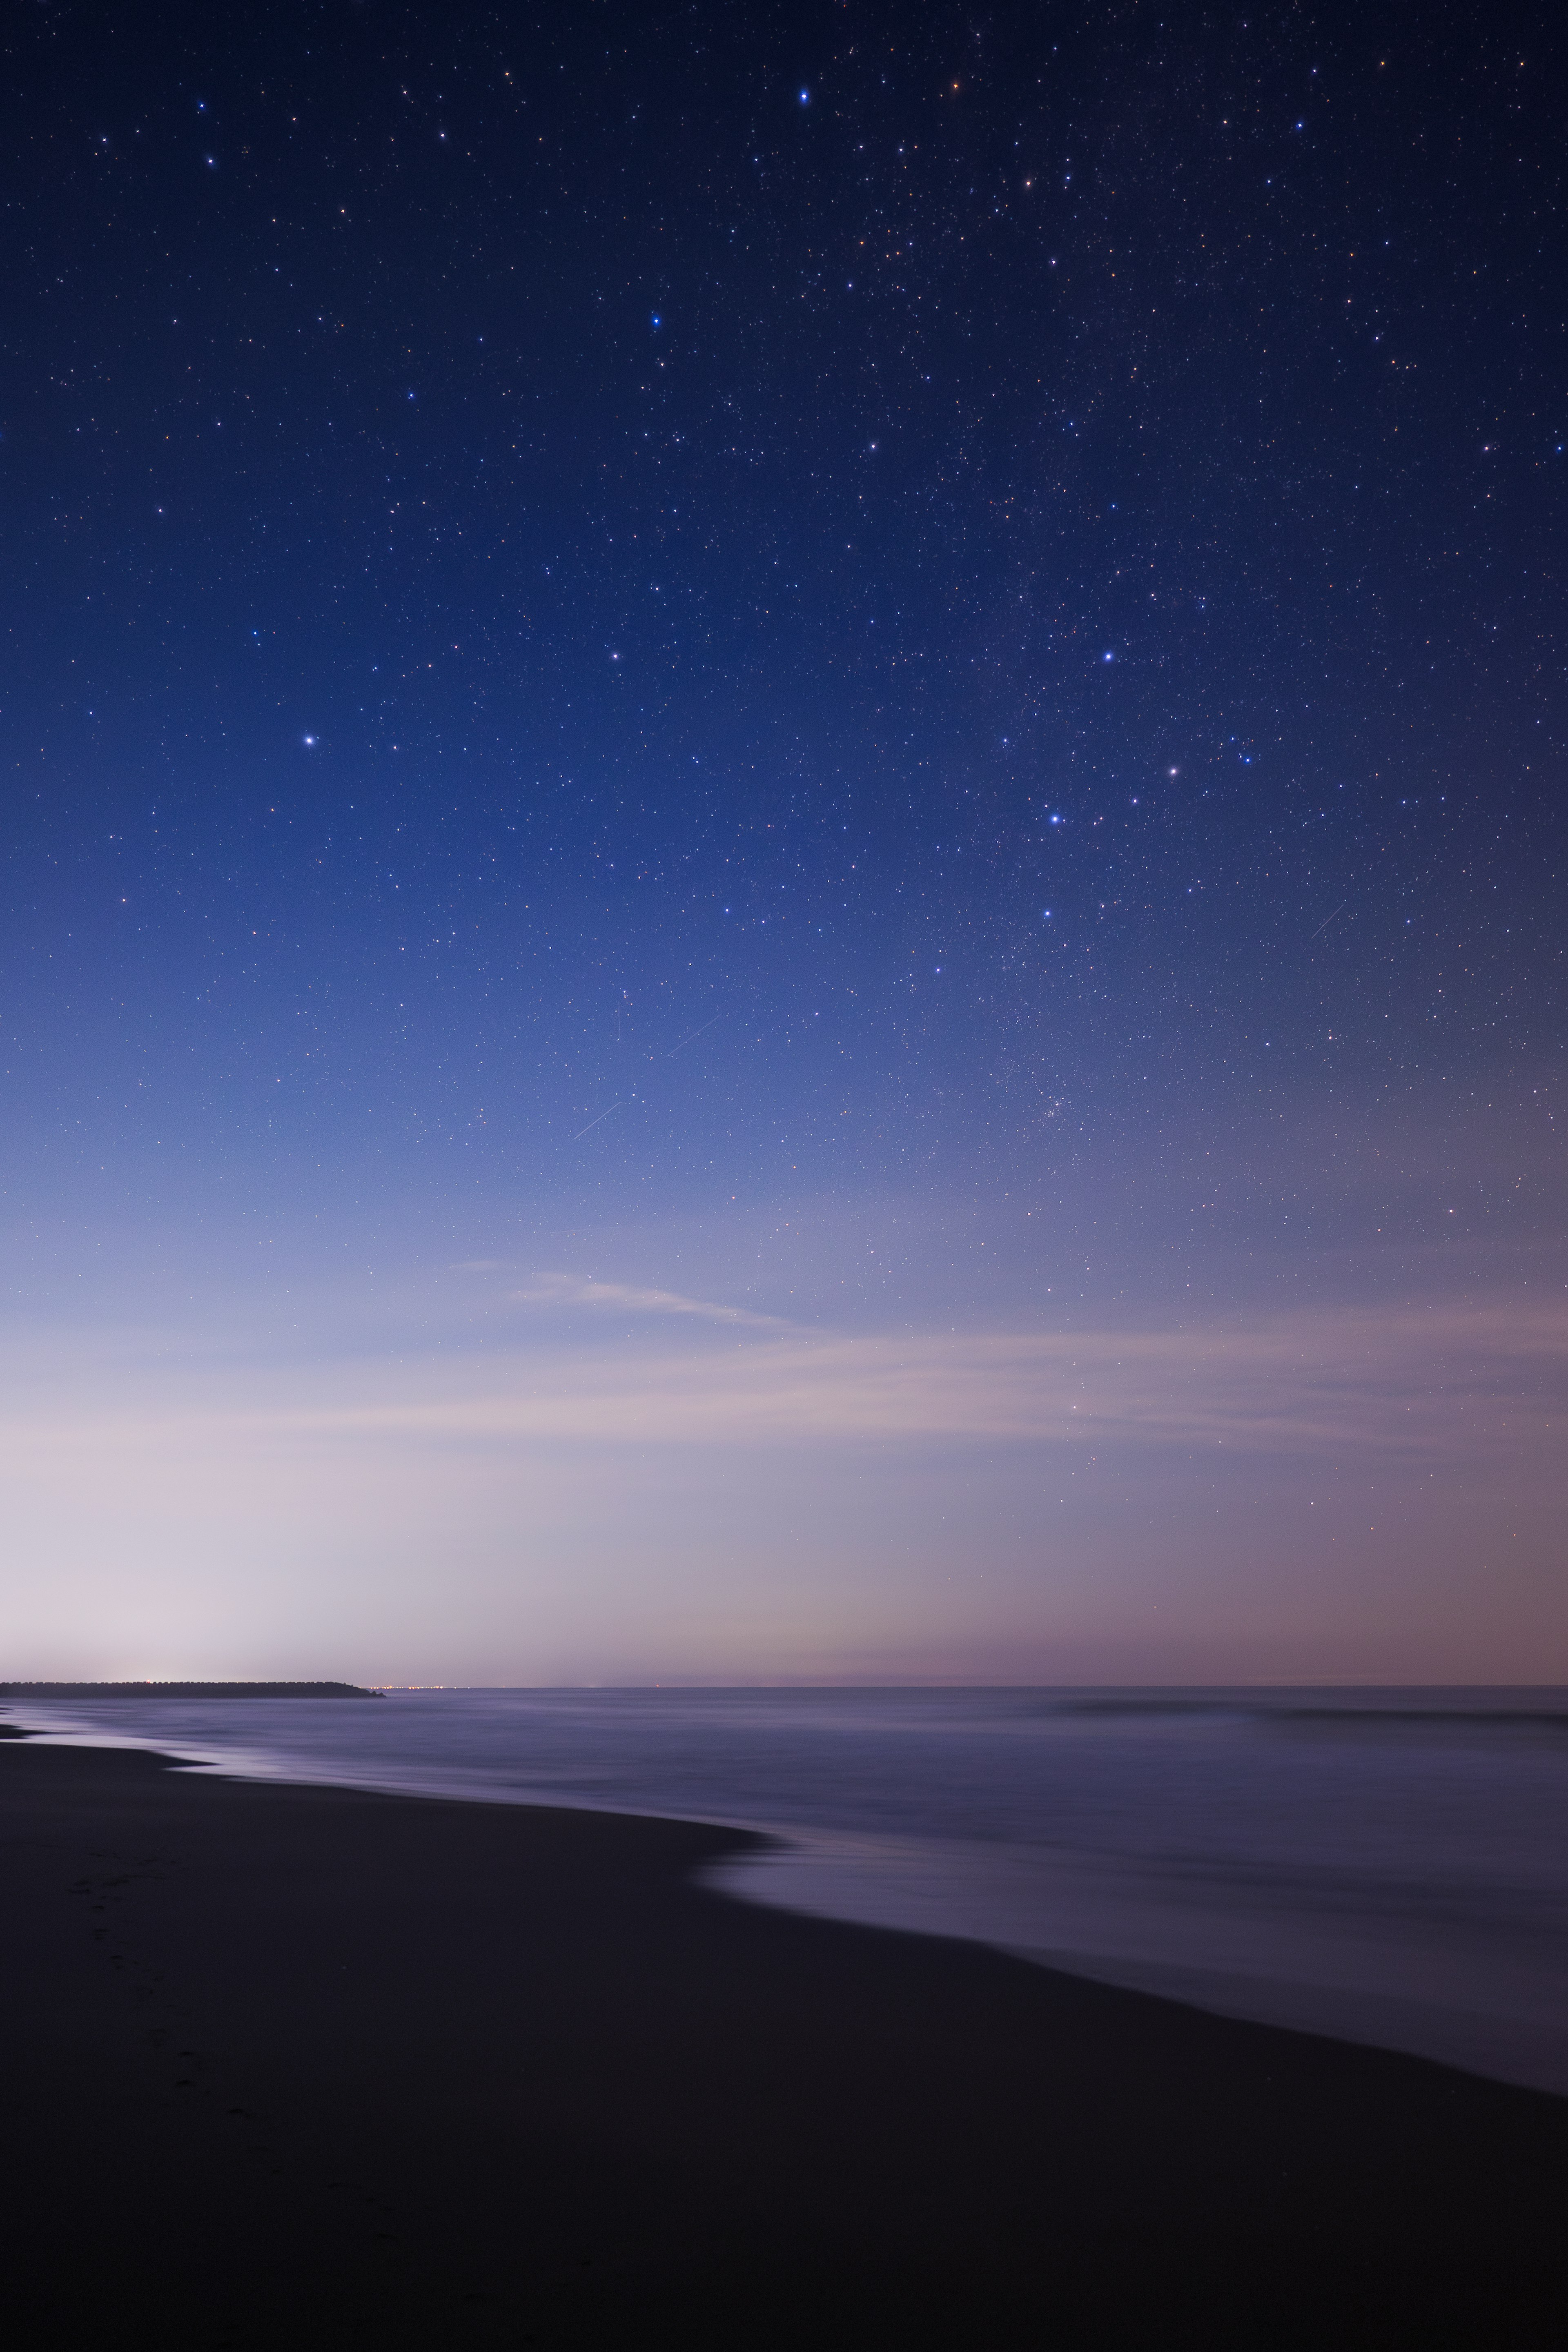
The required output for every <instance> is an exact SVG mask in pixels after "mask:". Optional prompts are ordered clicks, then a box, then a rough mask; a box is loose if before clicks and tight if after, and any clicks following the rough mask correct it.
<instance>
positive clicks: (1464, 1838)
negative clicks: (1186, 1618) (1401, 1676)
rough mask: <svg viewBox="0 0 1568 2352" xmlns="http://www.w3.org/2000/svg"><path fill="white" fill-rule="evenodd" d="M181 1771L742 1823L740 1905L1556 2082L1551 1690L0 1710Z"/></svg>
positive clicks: (1567, 2068)
mask: <svg viewBox="0 0 1568 2352" xmlns="http://www.w3.org/2000/svg"><path fill="white" fill-rule="evenodd" d="M0 1714H6V1715H9V1716H10V1717H12V1718H13V1719H14V1720H16V1721H17V1722H19V1723H23V1724H28V1725H33V1726H37V1727H39V1728H40V1729H41V1730H42V1731H43V1732H44V1733H45V1734H46V1735H47V1736H48V1737H51V1738H68V1739H72V1740H79V1739H83V1738H86V1739H90V1740H95V1741H96V1740H106V1741H110V1742H113V1743H115V1744H121V1743H125V1742H131V1743H132V1744H137V1745H144V1746H148V1747H153V1748H161V1749H163V1750H164V1751H166V1752H169V1753H173V1754H175V1755H178V1756H179V1757H181V1758H183V1759H185V1760H186V1761H187V1762H189V1763H190V1764H191V1766H192V1767H193V1768H195V1769H207V1770H216V1771H220V1772H226V1773H237V1774H241V1775H244V1776H247V1777H260V1778H282V1779H289V1780H314V1781H330V1782H336V1783H342V1784H348V1785H352V1786H353V1787H357V1788H365V1789H380V1790H396V1791H404V1792H416V1793H419V1794H424V1795H431V1796H439V1797H452V1798H468V1799H479V1800H482V1801H486V1802H492V1803H495V1802H500V1803H518V1804H521V1803H530V1802H542V1803H548V1804H554V1805H571V1806H585V1807H589V1808H592V1809H595V1810H608V1811H618V1812H642V1813H654V1814H667V1815H679V1816H682V1817H685V1818H687V1819H692V1820H701V1821H709V1822H731V1823H736V1824H739V1825H742V1826H744V1827H746V1828H748V1829H753V1830H763V1831H766V1832H771V1834H772V1837H773V1843H772V1845H771V1846H770V1847H769V1848H768V1849H767V1850H766V1851H765V1852H763V1853H759V1854H754V1855H748V1856H746V1857H744V1858H742V1859H741V1860H739V1861H735V1862H731V1863H730V1864H725V1865H724V1866H722V1867H721V1869H720V1870H719V1871H718V1872H717V1873H716V1874H714V1875H715V1883H717V1884H718V1885H721V1887H722V1888H723V1889H724V1890H725V1891H726V1892H728V1893H729V1894H731V1895H736V1896H739V1897H741V1898H742V1899H745V1900H748V1901H752V1902H760V1903H774V1904H781V1905H784V1906H788V1907H793V1908H795V1909H799V1910H805V1911H812V1912H817V1913H822V1914H826V1915H827V1916H833V1917H837V1918H843V1919H852V1920H859V1921H863V1922H868V1923H870V1924H873V1925H877V1926H883V1927H900V1928H907V1929H914V1930H918V1931H920V1932H921V1933H926V1934H935V1935H944V1936H960V1937H972V1938H976V1939H978V1940H980V1941H983V1942H985V1943H990V1944H994V1945H999V1946H1001V1947H1003V1948H1005V1949H1006V1950H1009V1951H1012V1952H1016V1953H1018V1954H1020V1955H1022V1956H1024V1957H1026V1958H1029V1959H1031V1960H1035V1961H1038V1962H1042V1963H1045V1964H1047V1965H1049V1966H1051V1967H1055V1968H1059V1969H1068V1970H1071V1971H1073V1972H1075V1973H1076V1974H1079V1975H1081V1976H1088V1977H1095V1978H1099V1979H1102V1980H1104V1981H1106V1982H1109V1983H1111V1984H1118V1985H1125V1986H1131V1987H1133V1988H1135V1989H1140V1990H1147V1991H1152V1992H1157V1993H1162V1994H1165V1995H1167V1996H1170V1997H1172V1998H1174V1999H1177V2000H1186V2001H1190V2002H1193V2003H1194V2004H1195V2005H1197V2006H1199V2007H1201V2008H1204V2009H1209V2010H1214V2011H1219V2012H1221V2013H1223V2014H1226V2015H1228V2016H1235V2017H1242V2018H1251V2019H1256V2020H1258V2021H1263V2022H1265V2023H1269V2024H1276V2025H1286V2026H1291V2027H1295V2028H1298V2029H1301V2030H1304V2031H1308V2032H1319V2033H1329V2034H1334V2035H1338V2036H1340V2037H1342V2038H1343V2039H1346V2040H1351V2041H1356V2042H1373V2043H1377V2044H1380V2045H1382V2046H1383V2047H1385V2048H1388V2049H1393V2050H1401V2051H1406V2052H1410V2053H1415V2055H1417V2056H1422V2057H1427V2058H1435V2059H1438V2060H1441V2061H1444V2062H1445V2063H1448V2064H1451V2065H1457V2066H1461V2067H1466V2068H1468V2069H1469V2070H1471V2071H1472V2072H1475V2073H1478V2074H1489V2075H1493V2076H1496V2077H1498V2078H1500V2079H1501V2080H1503V2081H1506V2082H1512V2083H1519V2084H1529V2085H1531V2086H1533V2087H1536V2088H1538V2089H1542V2090H1547V2091H1552V2092H1555V2093H1557V2094H1559V2095H1568V1692H1565V1691H1563V1690H1561V1689H1543V1690H1521V1689H1517V1688H1509V1689H1506V1690H1495V1689H1474V1690H1456V1689H1436V1690H1415V1689H1411V1688H1408V1687H1400V1688H1396V1689H1384V1690H1372V1689H1356V1690H1344V1689H1338V1688H1336V1689H1321V1690H1307V1689H1290V1690H1279V1689H1268V1690H1238V1689H1214V1690H1038V1689H1025V1690H993V1689H985V1690H974V1689H964V1690H886V1689H879V1690H731V1691H721V1690H686V1689H668V1690H417V1691H393V1692H389V1693H387V1694H386V1695H385V1696H384V1697H382V1698H379V1699H376V1700H363V1699H359V1700H355V1699H346V1700H320V1699H305V1700H294V1699H264V1700H244V1699H223V1700H208V1701H205V1702H204V1701H200V1700H195V1699H155V1698H147V1699H142V1698H113V1699H101V1700H100V1699H92V1700H87V1699H72V1700H71V1701H70V1702H69V1703H68V1705H64V1704H52V1705H48V1706H44V1705H41V1704H34V1703H30V1702H29V1703H23V1702H21V1701H19V1700H12V1701H10V1702H7V1703H5V1705H4V1706H0Z"/></svg>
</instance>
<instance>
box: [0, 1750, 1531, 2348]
mask: <svg viewBox="0 0 1568 2352" xmlns="http://www.w3.org/2000/svg"><path fill="white" fill-rule="evenodd" d="M744 1843H745V1841H744V1840H743V1839H742V1838H739V1837H737V1836H735V1835H733V1834H731V1832H721V1831H714V1830H706V1829H700V1828H691V1827H688V1826H684V1825H681V1824H679V1823H673V1822H649V1821H635V1820H626V1819H616V1818H611V1817H603V1816H595V1815H588V1814H580V1813H562V1812H549V1811H528V1810H523V1809H521V1808H518V1809H514V1808H510V1807H501V1806H494V1807H490V1806H480V1805H461V1804H442V1803H436V1802H426V1801H410V1800H405V1799H401V1798H386V1797H369V1796H359V1795H354V1794H352V1793H346V1792H343V1791H341V1790H328V1789H302V1788H288V1787H276V1786H273V1787H254V1786H245V1785H239V1784H235V1783H232V1782H223V1781H218V1780H206V1779H201V1778H195V1777H192V1776H191V1775H189V1774H178V1773H174V1772H172V1771H170V1770H168V1769H165V1767H164V1766H163V1764H162V1762H161V1761H160V1760H159V1759H155V1758H152V1757H148V1756H145V1755H138V1754H127V1753H115V1752H112V1751H105V1750H86V1749H68V1748H37V1747H34V1746H31V1745H29V1744H27V1743H25V1742H19V1741H15V1740H10V1741H5V1742H0V1847H3V1851H0V1873H3V1878H0V1886H3V1899H4V1933H3V1937H0V1951H3V1955H4V1957H3V1959H0V1989H3V1992H4V2012H3V2017H4V2024H3V2031H4V2037H5V2060H4V2070H5V2071H4V2117H3V2124H0V2134H3V2137H0V2147H3V2162H0V2232H3V2236H4V2250H3V2263H0V2270H3V2283H0V2310H3V2311H4V2314H5V2328H6V2335H7V2340H8V2342H10V2343H13V2344H15V2345H16V2346H17V2347H27V2352H44V2347H54V2346H69V2347H77V2346H83V2347H86V2346H89V2345H91V2346H100V2345H101V2346H104V2347H118V2346H121V2345H132V2344H134V2345H142V2344H153V2345H156V2346H159V2347H165V2352H183V2347H187V2346H212V2347H219V2346H225V2345H236V2346H240V2345H243V2346H247V2347H249V2346H260V2345H267V2346H278V2347H292V2346H299V2345H315V2344H321V2345H335V2346H346V2347H353V2346H358V2345H365V2346H372V2345H375V2346H401V2345H404V2344H409V2345H413V2344H418V2345H421V2346H428V2347H432V2352H445V2347H448V2346H453V2347H469V2346H475V2347H478V2346H483V2347H491V2346H525V2345H536V2346H540V2347H552V2346H563V2347H565V2346H578V2345H590V2344H591V2345H606V2346H609V2345H615V2346H627V2347H640V2346H644V2345H647V2346H653V2345H660V2344H664V2343H671V2344H676V2343H679V2344H689V2345H699V2346H707V2345H715V2346H716V2345H724V2346H726V2347H736V2352H747V2347H752V2346H773V2345H780V2346H783V2345H789V2346H792V2347H794V2346H799V2347H824V2346H826V2347H837V2346H839V2345H843V2346H855V2347H860V2346H873V2347H875V2346H882V2345H887V2346H899V2347H913V2346H926V2345H931V2346H936V2345H942V2346H953V2347H959V2346H963V2347H970V2346H973V2347H993V2346H1013V2345H1029V2346H1039V2347H1042V2352H1045V2347H1124V2346H1125V2347H1139V2352H1157V2347H1166V2346H1191V2347H1194V2352H1197V2347H1202V2352H1219V2347H1237V2352H1240V2347H1247V2352H1276V2347H1312V2352H1329V2347H1342V2346H1347V2345H1353V2346H1363V2345H1366V2346H1386V2347H1410V2352H1417V2347H1419V2352H1438V2347H1444V2346H1461V2345H1462V2346H1466V2347H1481V2346H1485V2347H1506V2352H1524V2347H1533V2346H1542V2347H1545V2346H1547V2345H1551V2346H1552V2347H1553V2348H1554V2352H1556V2347H1561V2345H1562V2344H1563V2340H1564V2335H1565V2333H1568V2320H1565V2318H1564V2314H1565V2313H1568V2102H1563V2101H1559V2100H1554V2099H1552V2098H1549V2097H1546V2096H1543V2095H1535V2094H1532V2093H1530V2092H1526V2091H1518V2090H1510V2089H1507V2088H1504V2087H1501V2086H1500V2085H1497V2084H1489V2083H1484V2082H1480V2081H1477V2080H1474V2079H1472V2078H1470V2077H1468V2076H1465V2075H1462V2074H1452V2073H1449V2072H1447V2071H1446V2070H1445V2069H1443V2068H1441V2067H1438V2066H1434V2065H1429V2064H1426V2063H1422V2062H1421V2061H1419V2060H1415V2059H1407V2058H1400V2057H1393V2056H1385V2055H1384V2054H1382V2053H1376V2052H1372V2051H1365V2050H1357V2049H1352V2048H1348V2047H1346V2046H1344V2045H1342V2044H1340V2043H1336V2042H1324V2041H1319V2040H1315V2039H1312V2038H1310V2037H1308V2036H1304V2035H1295V2034H1289V2033H1283V2032H1273V2031H1271V2030H1268V2029H1267V2028H1264V2027H1258V2026H1249V2025H1240V2024H1233V2023H1229V2022H1227V2021H1222V2020H1219V2019H1215V2018H1210V2017H1205V2016H1203V2015H1200V2014H1199V2013H1197V2012H1196V2011H1189V2010H1184V2009H1182V2008H1179V2007H1176V2006H1173V2005H1171V2004H1168V2003H1165V2002H1162V2001H1157V2000H1146V1999H1143V1998H1142V1997H1140V1996H1138V1995H1135V1994H1130V1993H1122V1992H1115V1991H1110V1990H1104V1989H1101V1988H1100V1987H1097V1986H1094V1985H1090V1984H1087V1983H1083V1982H1080V1981H1078V1980H1077V1979H1072V1978H1068V1977H1059V1976H1055V1975H1051V1974H1049V1973H1047V1972H1046V1971H1044V1970H1041V1969H1032V1968H1030V1967H1027V1966H1026V1965H1025V1964H1023V1963H1021V1962H1015V1961H1011V1960H1008V1959H1005V1958H1001V1957H999V1956H995V1955H992V1954H990V1953H987V1952H985V1951H984V1950H981V1949H978V1948H973V1947H969V1946H963V1945H959V1944H946V1943H942V1942H940V1941H935V1940H930V1939H926V1938H921V1937H904V1936H897V1935H889V1934H882V1933H879V1932H877V1931H873V1930H867V1929H861V1928H856V1927H838V1926H835V1925H832V1924H828V1923H824V1922H821V1921H817V1920H811V1919H795V1918H791V1917H787V1916H782V1915H779V1914H777V1913H773V1912H768V1911H763V1910H755V1909H751V1908H749V1907H747V1906H742V1905H740V1904H736V1903H731V1902H728V1901H726V1900H724V1899H723V1898H721V1897H720V1896H717V1895H711V1894H708V1893H705V1892H703V1891H702V1890H701V1889H700V1888H699V1887H697V1886H695V1885H692V1883H691V1879H690V1875H689V1874H690V1872H691V1871H692V1869H693V1868H694V1866H697V1865H700V1864H702V1863H703V1862H704V1861H706V1860H708V1859H710V1858H711V1857H714V1856H717V1855H719V1854H721V1853H725V1852H727V1851H734V1850H735V1848H736V1847H737V1846H740V1845H743V1844H744Z"/></svg>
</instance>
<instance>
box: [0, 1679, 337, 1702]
mask: <svg viewBox="0 0 1568 2352" xmlns="http://www.w3.org/2000/svg"><path fill="white" fill-rule="evenodd" d="M380 1696H381V1693H380V1692H379V1691H373V1690H362V1689H361V1687H360V1685H359V1684H358V1683H0V1698H379V1697H380Z"/></svg>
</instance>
